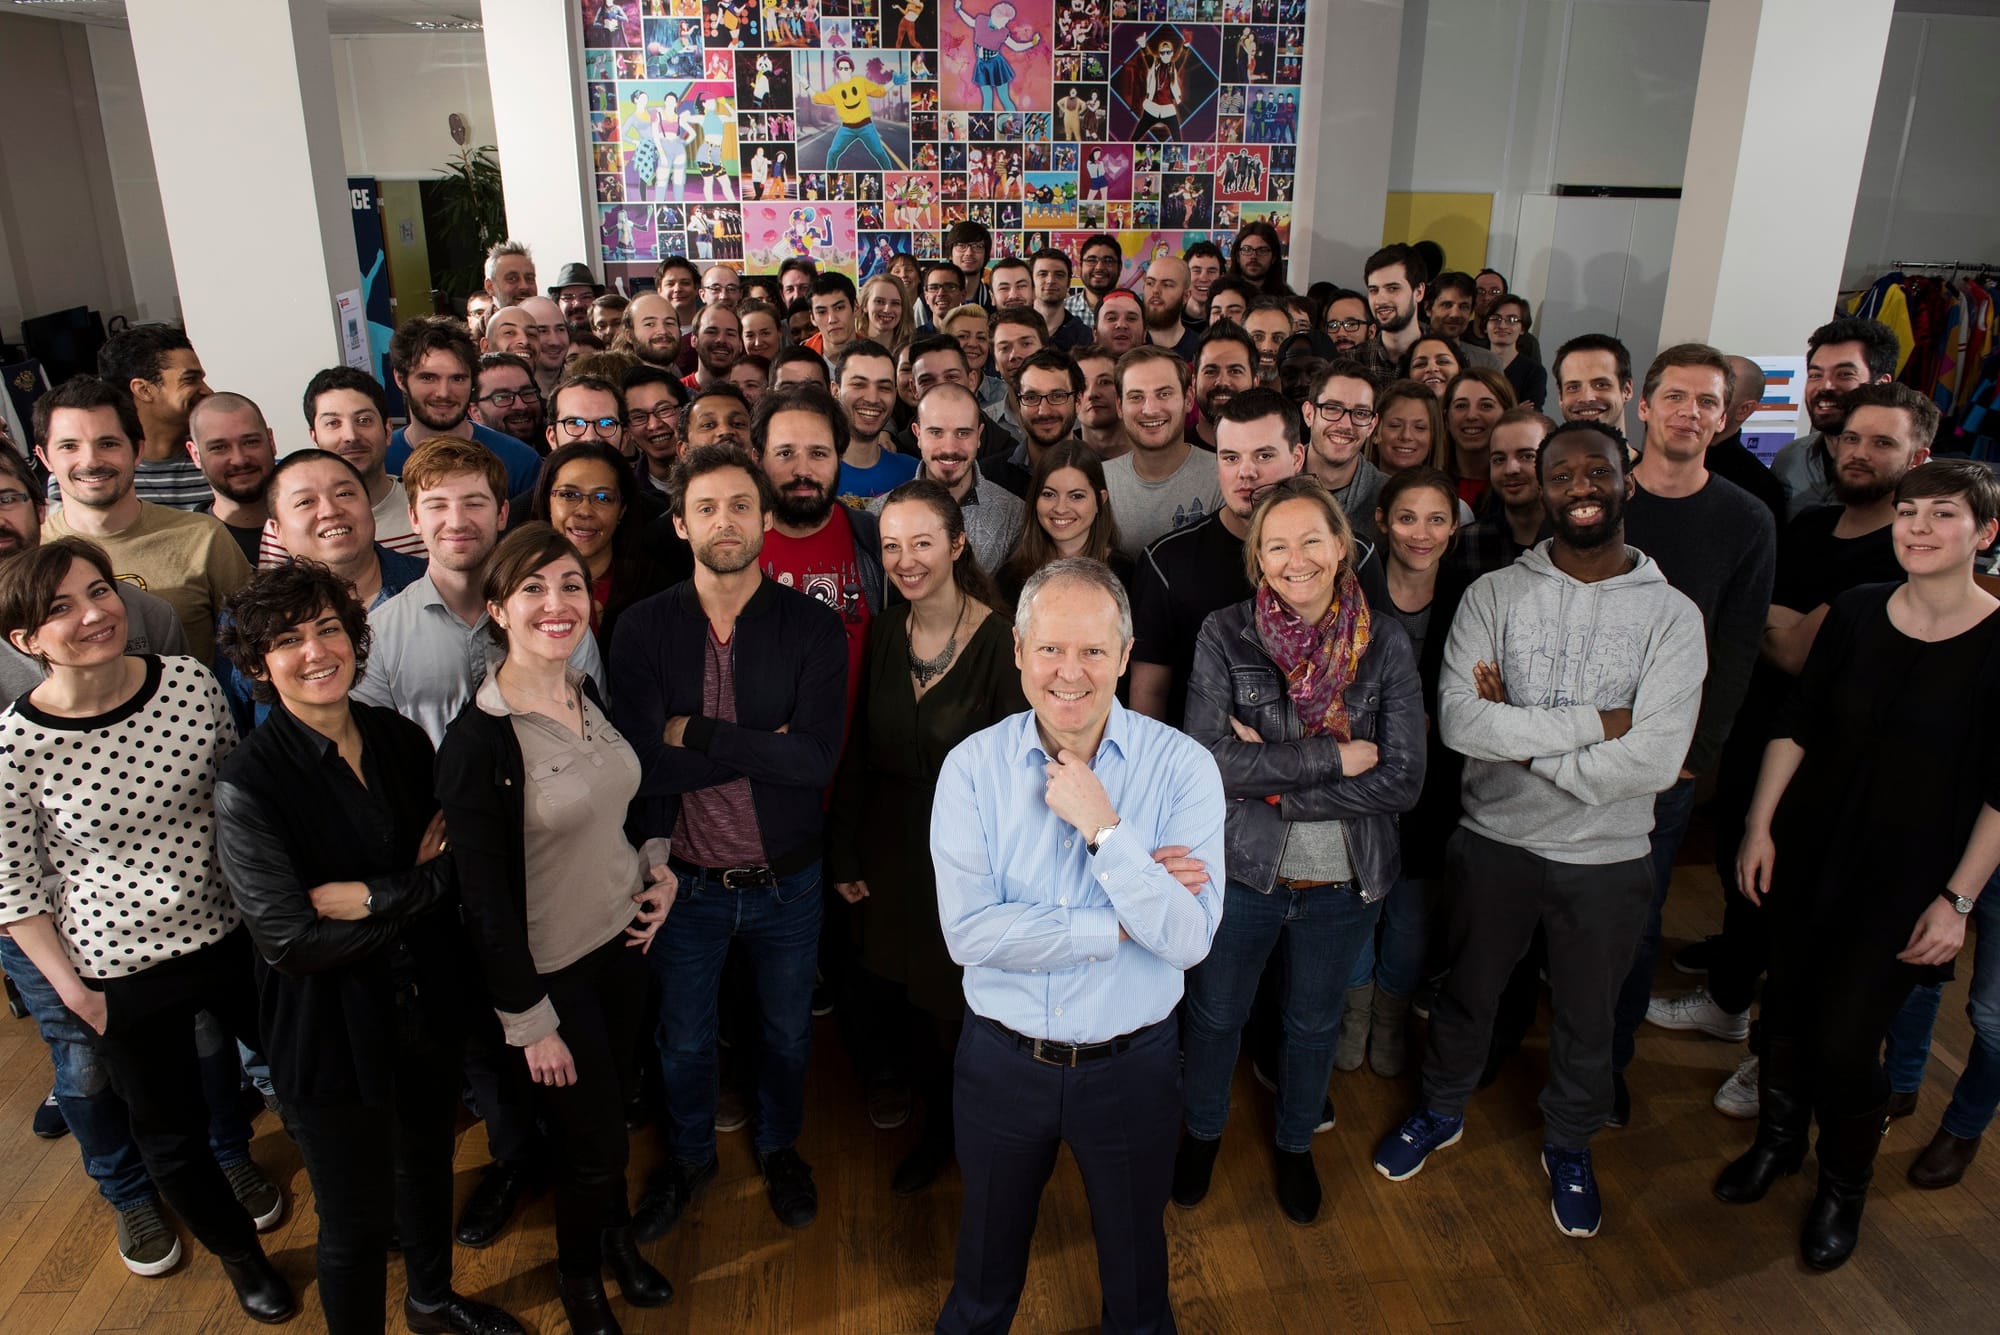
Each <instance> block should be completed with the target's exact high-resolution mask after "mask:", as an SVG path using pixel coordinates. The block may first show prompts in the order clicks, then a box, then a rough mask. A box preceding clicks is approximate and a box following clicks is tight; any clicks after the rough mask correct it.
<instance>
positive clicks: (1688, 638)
mask: <svg viewBox="0 0 2000 1335" xmlns="http://www.w3.org/2000/svg"><path fill="white" fill-rule="evenodd" d="M1551 545H1552V543H1551V542H1549V541H1544V542H1542V543H1540V544H1538V545H1537V546H1536V547H1534V548H1533V549H1532V550H1530V551H1528V552H1525V553H1523V554H1522V556H1521V558H1520V560H1518V561H1516V562H1515V563H1514V564H1513V565H1511V566H1508V567H1507V568H1505V569H1504V570H1496V571H1495V572H1493V573H1492V574H1490V575H1487V576H1486V577H1485V578H1483V579H1481V580H1479V581H1477V582H1476V583H1474V584H1473V586H1472V587H1471V588H1470V589H1468V590H1466V594H1465V601H1464V602H1463V603H1461V604H1460V605H1459V609H1458V615H1457V616H1456V617H1454V618H1453V620H1452V625H1451V639H1450V641H1449V643H1448V644H1447V645H1446V648H1445V654H1444V677H1443V680H1442V682H1441V683H1440V686H1439V691H1438V727H1439V730H1440V735H1441V736H1442V737H1443V739H1444V744H1445V745H1446V746H1448V747H1450V748H1451V749H1452V750H1454V751H1457V752H1459V753H1460V754H1462V755H1464V756H1465V757H1466V765H1465V782H1464V789H1463V796H1464V799H1465V816H1464V824H1465V826H1466V828H1467V829H1469V830H1472V831H1473V832H1475V833H1477V834H1481V835H1484V836H1485V837H1487V838H1488V839H1493V840H1497V841H1498V842H1500V843H1503V844H1511V845H1513V846H1515V847H1517V848H1525V849H1527V850H1528V851H1529V852H1531V853H1534V854H1536V855H1537V856H1539V857H1544V858H1547V859H1549V860H1550V861H1551V862H1571V863H1586V864H1597V865H1602V864H1606V863H1613V862H1630V861H1632V860H1634V859H1637V858H1643V857H1645V856H1646V855H1647V852H1648V848H1647V836H1648V835H1650V834H1651V833H1652V830H1653V798H1654V796H1655V795H1657V794H1658V793H1660V792H1662V791H1664V790H1665V789H1667V788H1669V787H1671V786H1673V783H1674V781H1675V780H1676V779H1677V778H1678V777H1679V775H1680V767H1681V762H1682V761H1683V760H1684V759H1685V758H1686V756H1687V751H1688V741H1689V739H1690V738H1691V737H1693V735H1694V724H1695V715H1696V714H1697V713H1698V712H1699V710H1700V708H1701V684H1702V679H1703V677H1705V676H1706V675H1707V672H1708V648H1707V639H1706V636H1705V635H1704V633H1703V630H1702V622H1701V612H1700V611H1699V610H1698V609H1697V608H1696V607H1695V605H1694V604H1693V603H1692V602H1690V601H1688V599H1687V597H1686V596H1685V595H1683V594H1681V593H1680V592H1678V591H1677V590H1675V589H1674V587H1673V586H1672V585H1671V584H1668V583H1667V578H1666V576H1665V575H1663V574H1661V573H1660V568H1659V566H1657V565H1655V564H1654V563H1653V561H1652V560H1651V559H1650V558H1648V557H1647V556H1645V555H1644V554H1643V553H1638V552H1636V551H1635V553H1634V554H1635V555H1637V557H1638V561H1637V563H1636V564H1635V565H1634V566H1633V567H1632V569H1631V570H1629V571H1627V572H1625V573H1624V574H1622V575H1617V576H1614V577H1612V578H1611V579H1606V580H1600V581H1598V582H1597V583H1595V584H1586V583H1583V582H1582V581H1580V580H1576V579H1572V578H1571V577H1570V576H1568V575H1565V574H1563V573H1562V572H1561V571H1560V570H1558V569H1556V567H1555V563H1554V562H1553V561H1552V560H1550V557H1549V549H1550V547H1551ZM1628 550H1629V549H1628ZM1479 662H1487V663H1497V664H1499V665H1500V676H1501V680H1502V681H1503V682H1504V683H1505V685H1506V688H1507V703H1506V704H1492V703H1489V702H1487V701H1484V700H1481V699H1480V698H1479V692H1478V691H1477V690H1476V689H1475V688H1474V687H1473V682H1472V668H1473V664H1475V663H1479ZM1612 709H1629V710H1631V711H1632V730H1631V731H1630V732H1628V733H1626V734H1625V735H1624V736H1623V737H1620V738H1617V739H1616V740H1610V741H1608V740H1606V739H1605V736H1604V725H1603V721H1602V720H1601V719H1599V718H1598V711H1599V710H1612ZM1524 762H1525V763H1524Z"/></svg>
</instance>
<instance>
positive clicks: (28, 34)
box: [0, 14, 144, 341]
mask: <svg viewBox="0 0 2000 1335" xmlns="http://www.w3.org/2000/svg"><path fill="white" fill-rule="evenodd" d="M143 124H144V123H143V120H142V121H141V122H140V129H139V133H140V134H141V135H143V133H144V129H143ZM0 125H6V126H9V127H10V130H11V132H10V133H8V134H6V135H4V136H0V330H4V331H5V333H6V336H7V337H8V339H9V340H10V341H12V340H14V339H16V338H18V337H19V334H20V323H21V320H22V318H23V317H24V316H34V315H46V314H49V313H50V312H52V311H59V310H64V309H67V308H68V307H71V306H89V307H92V308H94V309H96V310H98V311H101V312H102V313H103V314H104V315H105V316H106V317H107V318H108V317H109V316H111V315H113V314H115V313H118V312H121V311H127V310H129V309H130V307H131V303H132V277H131V269H130V266H129V265H128V263H127V261H126V257H125V247H124V242H123V238H122V231H121V227H120V223H119V217H118V204H117V198H116V192H115V189H114V185H113V178H112V171H111V164H110V160H109V158H108V156H107V154H106V152H105V143H104V140H105V136H104V124H103V121H102V119H101V113H100V111H99V109H98V104H97V95H96V90H95V87H94V85H93V82H92V79H91V71H90V48H89V43H88V39H87V38H86V37H85V30H84V28H83V27H82V26H81V25H78V24H74V23H59V22H55V21H52V20H49V19H36V18H24V17H21V16H19V15H15V14H5V15H0ZM120 128H121V132H124V133H130V132H131V131H130V130H129V129H127V128H125V127H120Z"/></svg>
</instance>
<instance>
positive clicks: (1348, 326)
mask: <svg viewBox="0 0 2000 1335" xmlns="http://www.w3.org/2000/svg"><path fill="white" fill-rule="evenodd" d="M1326 327H1327V330H1328V332H1331V331H1333V330H1335V329H1338V330H1339V331H1340V332H1341V333H1343V334H1358V333H1360V332H1361V331H1362V330H1364V329H1366V328H1367V327H1368V322H1367V321H1366V320H1328V321H1327V322H1326Z"/></svg>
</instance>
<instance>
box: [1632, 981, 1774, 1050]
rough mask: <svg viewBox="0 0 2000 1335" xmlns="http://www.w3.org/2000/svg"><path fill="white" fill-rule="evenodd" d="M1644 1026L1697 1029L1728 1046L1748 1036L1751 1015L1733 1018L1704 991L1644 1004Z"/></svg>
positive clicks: (1703, 989)
mask: <svg viewBox="0 0 2000 1335" xmlns="http://www.w3.org/2000/svg"><path fill="white" fill-rule="evenodd" d="M1646 1023H1647V1024H1656V1025H1658V1026H1659V1027H1660V1028H1662V1029H1699V1030H1700V1031H1701V1032H1702V1033H1704V1034H1707V1035H1709V1036H1710V1037H1712V1038H1719V1039H1722V1040H1723V1041H1724V1042H1727V1043H1741V1042H1742V1041H1743V1040H1744V1039H1746V1038H1748V1037H1749V1036H1750V1013H1749V1012H1748V1011H1745V1012H1744V1013H1743V1014H1741V1015H1736V1014H1732V1013H1731V1012H1729V1011H1726V1010H1724V1009H1722V1007H1720V1006H1718V1005H1716V1004H1715V998H1714V997H1711V996H1710V995H1708V989H1707V988H1705V987H1697V988H1696V989H1695V990H1694V991H1692V992H1683V993H1681V994H1680V995H1679V996H1657V997H1654V998H1653V999H1652V1000H1651V1001H1649V1002H1647V1003H1646Z"/></svg>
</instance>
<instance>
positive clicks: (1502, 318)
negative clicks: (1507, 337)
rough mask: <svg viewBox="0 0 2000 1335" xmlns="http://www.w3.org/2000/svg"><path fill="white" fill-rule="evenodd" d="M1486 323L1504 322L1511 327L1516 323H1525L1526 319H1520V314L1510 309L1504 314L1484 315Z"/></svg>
mask: <svg viewBox="0 0 2000 1335" xmlns="http://www.w3.org/2000/svg"><path fill="white" fill-rule="evenodd" d="M1486 323H1488V324H1504V325H1507V326H1508V327H1510V328H1511V327H1513V326H1514V325H1518V324H1525V323H1526V321H1524V320H1522V319H1521V317H1520V316H1518V315H1516V314H1514V312H1512V311H1508V312H1507V313H1506V314H1504V315H1489V316H1487V317H1486Z"/></svg>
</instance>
